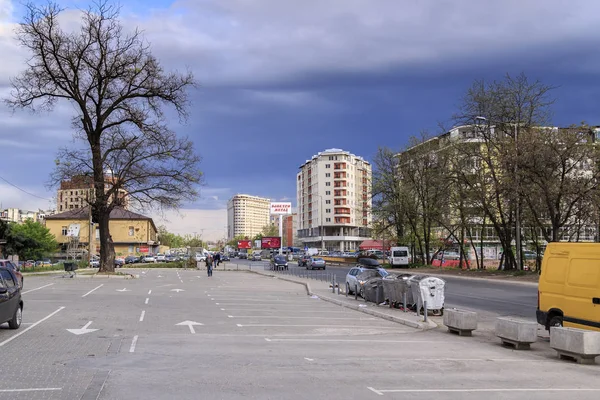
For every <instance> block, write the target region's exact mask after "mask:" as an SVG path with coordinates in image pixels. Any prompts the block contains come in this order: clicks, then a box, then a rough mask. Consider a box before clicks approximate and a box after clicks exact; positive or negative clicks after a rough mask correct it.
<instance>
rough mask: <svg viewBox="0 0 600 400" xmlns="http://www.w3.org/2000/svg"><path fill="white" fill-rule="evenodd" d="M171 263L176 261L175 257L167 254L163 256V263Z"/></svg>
mask: <svg viewBox="0 0 600 400" xmlns="http://www.w3.org/2000/svg"><path fill="white" fill-rule="evenodd" d="M173 261H177V256H174V255H172V254H167V255H166V256H165V262H173Z"/></svg>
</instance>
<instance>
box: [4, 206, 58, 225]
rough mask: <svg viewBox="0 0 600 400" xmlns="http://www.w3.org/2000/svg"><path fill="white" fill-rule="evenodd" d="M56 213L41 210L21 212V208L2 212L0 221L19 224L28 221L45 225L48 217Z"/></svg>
mask: <svg viewBox="0 0 600 400" xmlns="http://www.w3.org/2000/svg"><path fill="white" fill-rule="evenodd" d="M55 212H56V211H55V210H42V209H39V210H38V211H30V210H21V209H19V208H7V209H4V210H0V219H2V220H3V221H6V222H16V223H18V224H20V223H23V222H25V221H27V220H28V219H30V220H32V221H34V222H42V223H43V222H44V219H45V218H46V216H47V215H52V214H54V213H55Z"/></svg>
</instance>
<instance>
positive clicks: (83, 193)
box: [56, 175, 128, 212]
mask: <svg viewBox="0 0 600 400" xmlns="http://www.w3.org/2000/svg"><path fill="white" fill-rule="evenodd" d="M115 179H116V178H114V177H111V176H106V177H105V181H106V184H105V189H106V190H109V189H111V187H112V185H113V183H114V182H115ZM94 192H95V189H94V178H93V177H91V176H89V175H78V176H74V177H73V178H71V180H68V181H66V180H65V181H62V182H61V183H60V188H59V189H58V191H57V194H56V211H57V212H64V211H68V210H72V209H77V208H84V207H87V205H88V199H92V198H93V196H94ZM117 196H118V198H119V199H120V200H121V203H120V204H119V206H120V207H121V208H124V209H127V208H128V207H127V206H128V201H127V191H126V190H125V189H119V190H118V191H117ZM111 201H112V198H111Z"/></svg>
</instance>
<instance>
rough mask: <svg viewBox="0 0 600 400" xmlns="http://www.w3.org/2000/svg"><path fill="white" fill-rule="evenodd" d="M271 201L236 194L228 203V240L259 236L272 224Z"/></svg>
mask: <svg viewBox="0 0 600 400" xmlns="http://www.w3.org/2000/svg"><path fill="white" fill-rule="evenodd" d="M270 206H271V200H270V199H266V198H264V197H257V196H250V195H248V194H236V195H235V196H233V197H232V198H231V199H229V201H228V202H227V238H228V240H231V239H233V238H234V237H236V236H239V235H243V236H247V237H249V238H252V237H253V236H256V235H258V234H259V233H260V232H261V231H262V229H263V228H264V227H265V225H268V224H269V223H270V219H269V213H270Z"/></svg>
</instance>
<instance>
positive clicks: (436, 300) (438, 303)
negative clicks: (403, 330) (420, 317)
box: [410, 276, 446, 315]
mask: <svg viewBox="0 0 600 400" xmlns="http://www.w3.org/2000/svg"><path fill="white" fill-rule="evenodd" d="M410 280H411V291H412V294H413V298H414V300H415V303H416V310H417V312H418V313H419V314H420V313H421V309H423V308H424V305H425V302H427V310H431V311H434V312H437V313H439V314H440V315H442V314H443V313H444V300H445V288H446V282H445V281H444V280H443V279H440V278H436V277H434V276H414V277H413V278H411V279H410Z"/></svg>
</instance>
